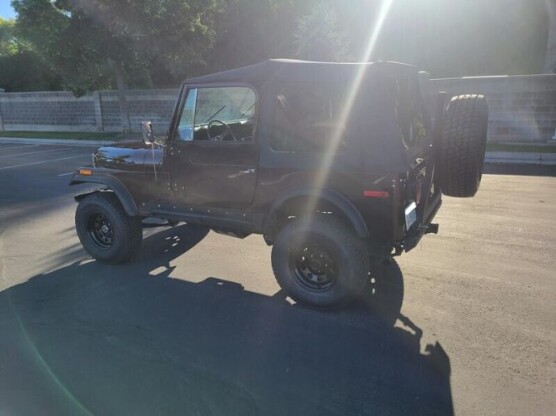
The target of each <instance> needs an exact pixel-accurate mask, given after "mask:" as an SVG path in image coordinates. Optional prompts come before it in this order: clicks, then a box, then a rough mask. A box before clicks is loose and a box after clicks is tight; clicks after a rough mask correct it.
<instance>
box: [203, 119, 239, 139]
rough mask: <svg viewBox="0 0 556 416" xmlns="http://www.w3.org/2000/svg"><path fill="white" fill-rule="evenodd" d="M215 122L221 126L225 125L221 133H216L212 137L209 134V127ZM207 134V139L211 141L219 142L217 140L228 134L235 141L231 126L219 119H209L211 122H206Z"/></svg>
mask: <svg viewBox="0 0 556 416" xmlns="http://www.w3.org/2000/svg"><path fill="white" fill-rule="evenodd" d="M215 124H219V125H221V126H224V127H225V130H224V132H223V133H220V134H217V135H216V136H214V137H212V136H211V135H210V129H211V128H212V127H213V126H214V125H215ZM207 135H208V139H209V140H210V141H211V142H219V141H222V140H224V138H225V137H226V136H228V135H230V136H231V138H232V140H233V141H235V142H237V137H236V135H235V134H234V131H233V130H232V128H231V127H230V126H229V125H228V124H226V123H224V122H223V121H221V120H211V122H210V123H209V124H208V126H207Z"/></svg>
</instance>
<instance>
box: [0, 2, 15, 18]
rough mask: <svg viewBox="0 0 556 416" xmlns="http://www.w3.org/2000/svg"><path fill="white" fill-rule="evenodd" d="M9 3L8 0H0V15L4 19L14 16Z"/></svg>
mask: <svg viewBox="0 0 556 416" xmlns="http://www.w3.org/2000/svg"><path fill="white" fill-rule="evenodd" d="M10 3H11V1H10V0H0V17H2V18H4V19H10V18H12V17H15V12H14V9H12V6H11V5H10Z"/></svg>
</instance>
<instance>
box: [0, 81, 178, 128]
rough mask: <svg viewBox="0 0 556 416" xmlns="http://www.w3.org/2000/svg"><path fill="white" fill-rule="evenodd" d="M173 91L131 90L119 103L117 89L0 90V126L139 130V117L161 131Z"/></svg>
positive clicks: (166, 123) (168, 115)
mask: <svg viewBox="0 0 556 416" xmlns="http://www.w3.org/2000/svg"><path fill="white" fill-rule="evenodd" d="M177 95H178V90H177V89H175V90H174V89H168V90H131V91H126V92H125V96H124V99H123V100H122V101H123V103H121V101H120V97H119V94H118V92H117V91H97V92H94V93H92V94H89V95H86V96H84V97H80V98H76V97H74V96H73V94H72V93H70V92H28V93H0V130H5V131H10V130H11V131H17V130H24V131H98V132H103V131H104V132H121V131H122V130H123V129H131V131H133V132H140V131H141V127H140V123H141V121H146V120H150V121H152V122H153V125H154V128H155V131H156V132H157V133H164V132H165V131H166V130H167V129H168V126H169V123H170V118H171V116H172V110H173V108H174V104H175V102H176V98H177ZM122 104H123V105H122ZM126 107H127V111H126Z"/></svg>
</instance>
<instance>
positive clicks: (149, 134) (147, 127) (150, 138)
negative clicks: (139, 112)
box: [141, 121, 155, 145]
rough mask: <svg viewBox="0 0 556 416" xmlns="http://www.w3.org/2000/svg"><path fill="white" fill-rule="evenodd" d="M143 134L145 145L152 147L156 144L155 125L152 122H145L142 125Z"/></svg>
mask: <svg viewBox="0 0 556 416" xmlns="http://www.w3.org/2000/svg"><path fill="white" fill-rule="evenodd" d="M141 132H142V133H143V141H144V142H145V144H148V145H151V144H153V143H154V141H155V138H154V133H153V123H151V122H150V121H143V122H142V123H141Z"/></svg>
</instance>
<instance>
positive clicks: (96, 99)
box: [93, 91, 104, 131]
mask: <svg viewBox="0 0 556 416" xmlns="http://www.w3.org/2000/svg"><path fill="white" fill-rule="evenodd" d="M93 108H94V110H95V125H96V128H97V130H98V131H104V125H103V124H102V105H101V97H100V91H95V92H94V93H93Z"/></svg>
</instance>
